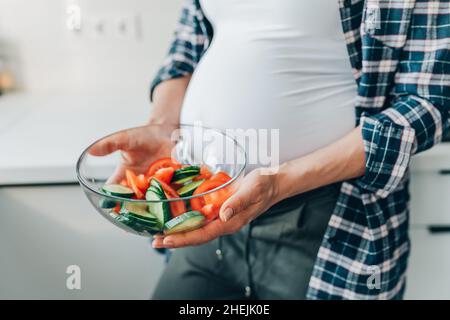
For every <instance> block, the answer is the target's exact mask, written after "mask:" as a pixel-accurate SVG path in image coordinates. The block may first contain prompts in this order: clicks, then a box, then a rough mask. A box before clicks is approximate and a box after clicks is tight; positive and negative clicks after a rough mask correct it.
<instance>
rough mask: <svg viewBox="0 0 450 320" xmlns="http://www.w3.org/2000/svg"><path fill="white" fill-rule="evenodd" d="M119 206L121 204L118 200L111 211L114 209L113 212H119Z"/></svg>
mask: <svg viewBox="0 0 450 320" xmlns="http://www.w3.org/2000/svg"><path fill="white" fill-rule="evenodd" d="M120 208H121V205H120V202H118V203H117V204H116V206H115V207H114V208H113V211H114V212H115V213H119V212H120Z"/></svg>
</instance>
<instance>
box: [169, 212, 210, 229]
mask: <svg viewBox="0 0 450 320" xmlns="http://www.w3.org/2000/svg"><path fill="white" fill-rule="evenodd" d="M205 221H206V218H205V216H204V215H202V214H201V213H200V212H199V211H189V212H186V213H183V214H182V215H181V216H178V217H176V218H173V219H172V220H170V221H169V222H167V223H166V224H165V225H164V234H173V233H177V232H187V231H191V230H195V229H198V228H200V227H202V226H203V225H204V224H205Z"/></svg>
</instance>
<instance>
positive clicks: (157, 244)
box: [152, 238, 164, 249]
mask: <svg viewBox="0 0 450 320" xmlns="http://www.w3.org/2000/svg"><path fill="white" fill-rule="evenodd" d="M163 239H164V238H154V239H153V241H152V247H153V248H155V249H159V248H164V243H163Z"/></svg>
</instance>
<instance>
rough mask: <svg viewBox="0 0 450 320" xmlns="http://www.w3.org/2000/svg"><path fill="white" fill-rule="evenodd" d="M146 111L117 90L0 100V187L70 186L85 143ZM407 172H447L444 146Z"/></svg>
mask: <svg viewBox="0 0 450 320" xmlns="http://www.w3.org/2000/svg"><path fill="white" fill-rule="evenodd" d="M149 110H150V103H149V101H148V98H147V97H146V96H144V95H142V96H140V97H136V96H134V95H131V94H125V93H122V92H119V93H116V94H109V93H108V94H106V93H103V94H95V95H94V94H86V93H85V94H74V93H73V94H66V95H63V94H58V95H36V94H12V95H9V96H3V97H0V146H1V150H0V185H18V184H40V183H67V182H68V183H71V182H76V181H77V179H76V172H75V163H76V161H77V159H78V157H79V155H80V154H81V152H82V151H83V150H84V149H85V148H86V147H87V146H88V145H89V144H91V143H92V142H93V141H95V140H96V139H98V138H100V137H102V136H104V135H106V134H109V133H112V132H114V131H117V130H120V129H125V128H129V127H133V126H139V125H142V124H143V123H144V122H145V120H146V118H147V116H148V114H149ZM412 169H413V171H417V170H430V171H436V170H442V169H447V170H448V169H450V143H448V144H442V145H439V146H437V147H435V148H433V149H432V150H429V151H427V152H425V153H422V154H420V155H418V156H415V157H414V159H413V165H412Z"/></svg>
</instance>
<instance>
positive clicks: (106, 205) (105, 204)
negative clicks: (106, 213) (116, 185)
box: [98, 199, 117, 209]
mask: <svg viewBox="0 0 450 320" xmlns="http://www.w3.org/2000/svg"><path fill="white" fill-rule="evenodd" d="M116 203H117V202H116V201H113V200H109V199H100V201H99V202H98V205H99V206H100V208H102V209H112V208H114V207H115V206H116Z"/></svg>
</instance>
